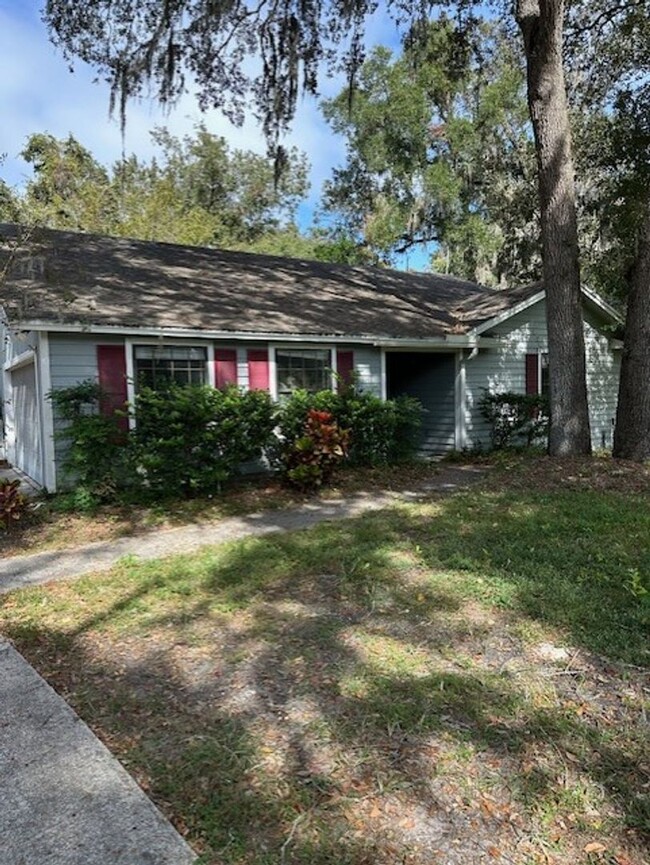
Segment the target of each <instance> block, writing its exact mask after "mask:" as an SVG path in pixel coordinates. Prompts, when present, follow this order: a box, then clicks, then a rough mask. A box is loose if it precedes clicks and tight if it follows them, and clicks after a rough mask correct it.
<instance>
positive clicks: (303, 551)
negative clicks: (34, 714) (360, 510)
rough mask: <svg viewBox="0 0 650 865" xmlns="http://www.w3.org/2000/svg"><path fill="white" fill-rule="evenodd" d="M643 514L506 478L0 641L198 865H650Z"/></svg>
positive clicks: (55, 608) (52, 589)
mask: <svg viewBox="0 0 650 865" xmlns="http://www.w3.org/2000/svg"><path fill="white" fill-rule="evenodd" d="M649 506H650V478H649V476H648V472H647V471H645V470H642V469H638V468H637V467H629V468H627V469H626V468H625V467H624V468H623V469H621V468H620V467H619V466H613V465H612V464H611V463H608V462H606V461H596V462H594V463H586V462H579V463H572V464H567V463H564V464H557V463H551V462H549V461H548V460H544V459H541V460H536V461H533V462H530V463H529V462H525V461H519V460H513V461H511V462H504V463H501V464H499V465H498V466H497V467H495V468H493V469H492V470H491V471H490V473H489V474H488V477H487V478H486V480H485V481H484V482H483V483H482V485H481V486H480V487H479V488H474V489H472V490H470V491H467V492H461V493H456V494H454V495H450V496H448V497H441V498H431V499H430V500H427V501H423V502H419V503H417V504H408V505H400V506H395V507H393V508H391V509H390V510H387V511H383V512H376V513H372V514H368V515H365V516H363V517H361V518H358V519H355V520H350V521H347V522H342V523H339V524H329V525H323V526H319V527H317V528H315V529H311V530H309V531H304V532H296V533H293V534H287V535H277V536H272V537H267V538H262V539H251V540H248V541H244V542H237V543H233V544H230V545H223V546H220V547H213V548H208V549H204V550H200V551H197V553H196V554H195V555H192V556H184V557H175V558H170V559H166V560H162V561H158V562H150V563H138V562H137V561H124V562H123V563H122V564H121V565H120V567H118V568H116V569H115V570H113V571H112V572H110V573H108V574H101V575H96V576H94V577H93V576H89V577H87V578H84V579H82V580H78V581H75V582H70V583H58V584H54V585H51V586H48V587H43V588H40V589H31V590H26V591H22V592H15V593H13V594H11V595H9V596H6V597H5V598H4V599H2V600H0V629H1V630H2V632H3V633H4V634H5V635H7V636H8V637H10V638H11V639H12V640H13V641H14V642H15V643H16V645H17V647H18V648H19V649H20V650H21V651H23V652H24V654H25V655H26V656H27V658H28V659H29V660H30V661H31V662H32V663H33V664H34V665H35V666H36V667H37V669H39V670H40V671H41V672H42V673H43V675H45V677H46V678H47V679H48V680H49V681H50V682H52V684H53V685H54V686H55V687H56V688H57V689H58V690H59V691H60V692H61V693H63V695H64V696H65V697H66V699H68V700H69V702H70V703H71V704H72V705H73V706H74V707H75V708H76V709H77V711H78V712H79V713H80V714H81V716H82V717H83V718H84V719H85V720H86V721H87V722H88V723H89V724H90V725H91V727H92V728H93V729H94V730H95V731H96V732H97V733H98V734H99V735H100V737H101V738H102V739H103V740H104V741H105V742H106V743H107V745H108V746H109V747H110V748H111V750H113V752H114V753H116V754H117V755H118V756H119V758H120V759H121V760H122V761H123V763H124V764H125V765H126V767H127V768H128V769H129V770H130V771H131V772H132V774H133V775H134V776H135V777H136V779H137V780H138V781H139V782H140V784H141V785H142V786H143V787H144V788H145V790H147V792H148V793H149V794H150V795H151V797H152V798H153V799H154V800H155V801H156V802H157V803H158V804H159V806H160V807H161V808H162V809H163V810H164V811H165V812H166V813H167V814H168V815H169V816H170V818H171V819H172V821H173V822H174V824H175V825H176V826H177V828H178V829H179V830H180V831H181V832H182V833H183V834H185V835H186V837H187V839H188V840H189V842H190V843H191V844H192V845H193V846H194V847H195V849H196V850H197V851H199V852H200V853H201V855H202V860H201V861H203V862H205V863H214V865H217V863H223V865H244V863H245V865H271V863H273V865H290V863H291V865H297V863H300V865H307V863H309V865H326V863H327V865H374V863H380V865H395V863H404V865H406V863H413V865H415V863H417V865H429V863H441V865H442V863H449V865H461V863H462V865H474V863H481V862H489V863H503V865H506V863H509V865H512V863H516V865H528V863H530V865H533V863H544V865H548V863H551V865H552V863H557V865H569V863H572V865H573V863H596V862H598V863H606V865H644V863H647V862H648V858H647V851H648V848H647V846H646V843H644V842H647V839H648V835H647V834H646V833H647V832H648V830H650V813H649V806H648V794H649V793H650V750H649V747H648V723H647V722H648V718H647V713H648V698H649V696H650V684H649V682H648V677H647V670H648V667H649V666H650V645H649V641H648V636H649V632H650V629H649V625H650V603H649V601H648V598H649V595H648V594H645V595H644V594H643V592H644V587H645V588H646V590H647V588H648V583H647V576H648V574H649V573H650V507H649Z"/></svg>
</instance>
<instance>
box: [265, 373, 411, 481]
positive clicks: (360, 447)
mask: <svg viewBox="0 0 650 865" xmlns="http://www.w3.org/2000/svg"><path fill="white" fill-rule="evenodd" d="M310 410H315V411H327V412H330V414H331V415H332V417H333V418H334V420H335V421H336V422H337V424H338V425H339V427H340V428H341V429H346V430H349V433H350V442H349V449H348V456H347V458H348V461H349V462H350V463H351V464H353V465H361V466H376V465H387V464H391V463H395V462H403V461H405V460H408V459H410V458H412V457H413V456H414V455H415V453H416V451H417V446H418V433H419V430H420V425H421V419H422V406H421V405H420V403H419V402H418V401H417V400H415V399H412V398H411V397H399V398H398V399H394V400H381V399H379V398H378V397H376V396H373V395H372V394H369V393H363V392H362V391H360V390H358V389H357V388H356V387H354V386H350V387H345V388H343V389H342V390H341V391H340V392H339V393H333V392H332V391H319V392H318V393H308V392H307V391H296V392H295V393H294V394H292V395H291V397H290V398H289V399H288V400H287V401H286V402H285V403H284V404H283V406H282V407H281V409H280V412H279V418H278V424H279V432H280V438H281V441H290V442H291V441H294V440H295V439H297V438H299V437H300V436H301V435H302V431H303V429H304V426H305V423H306V422H307V417H308V414H309V411H310ZM280 452H281V451H280Z"/></svg>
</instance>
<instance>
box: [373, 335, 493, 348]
mask: <svg viewBox="0 0 650 865" xmlns="http://www.w3.org/2000/svg"><path fill="white" fill-rule="evenodd" d="M372 344H373V345H374V346H375V347H376V348H384V349H389V350H390V349H408V350H411V351H451V350H452V349H453V350H454V351H455V350H456V349H459V348H493V347H495V346H498V345H501V340H500V339H498V338H497V337H485V336H482V337H478V336H475V335H474V334H473V333H472V334H468V335H467V336H448V337H446V338H442V339H376V340H374V341H373V343H372Z"/></svg>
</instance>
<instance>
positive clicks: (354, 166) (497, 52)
mask: <svg viewBox="0 0 650 865" xmlns="http://www.w3.org/2000/svg"><path fill="white" fill-rule="evenodd" d="M419 29H420V28H416V30H414V31H413V32H412V33H411V34H410V37H409V38H407V40H406V43H405V47H404V51H403V53H402V54H401V56H399V57H398V58H394V57H393V54H392V52H391V51H389V50H388V49H386V48H377V49H375V50H374V51H372V53H371V54H370V56H369V58H368V59H367V60H366V61H365V63H364V64H363V66H362V67H361V69H360V70H359V74H358V78H357V87H356V90H355V93H354V99H353V101H352V104H350V102H349V98H348V93H347V92H345V91H344V92H342V93H341V94H340V95H339V96H338V97H336V98H335V99H332V100H329V101H328V102H325V103H324V106H323V110H324V113H325V116H326V118H327V119H328V120H329V122H330V124H331V126H332V128H333V129H334V130H335V131H336V132H338V133H340V134H343V135H344V136H345V138H346V147H347V159H346V164H345V166H343V167H342V168H338V169H336V170H335V171H334V174H333V177H332V180H331V181H329V182H328V183H327V184H326V187H325V200H324V206H325V208H326V210H329V211H330V212H332V213H335V214H337V215H339V217H340V218H341V219H342V221H343V224H344V225H345V226H346V228H347V229H348V230H349V231H350V232H351V233H352V234H353V235H355V236H357V237H359V239H360V240H361V241H362V242H363V243H364V244H365V245H366V246H367V247H368V248H369V249H371V250H372V251H373V252H374V253H375V254H376V255H378V256H381V257H385V258H387V259H390V258H391V256H393V255H394V254H395V253H402V252H407V251H409V250H410V249H412V248H413V247H426V245H427V244H429V243H435V245H436V251H435V254H434V258H433V265H434V268H435V269H437V270H445V271H446V272H451V273H454V274H456V275H457V276H463V277H466V278H468V279H474V280H477V281H479V282H486V283H490V284H500V283H506V282H512V281H513V280H516V281H531V282H532V281H534V280H535V279H538V278H539V276H540V267H541V258H540V249H539V242H538V227H537V225H538V220H537V208H536V203H535V182H536V181H535V155H534V148H533V141H532V136H531V134H530V122H529V119H528V108H527V105H526V99H525V91H524V88H525V80H524V75H523V70H522V68H521V54H520V53H518V52H517V50H516V48H515V47H514V46H513V45H512V40H511V39H508V38H507V36H506V34H505V33H504V32H503V29H502V28H501V27H499V26H497V25H496V24H495V23H484V24H481V25H477V28H476V31H475V32H473V33H471V34H469V33H467V32H465V31H463V30H461V29H460V28H459V27H458V26H456V25H455V24H454V22H452V21H450V20H448V19H446V18H442V19H441V20H439V21H431V22H427V23H426V25H425V31H426V32H424V33H420V32H418V31H419Z"/></svg>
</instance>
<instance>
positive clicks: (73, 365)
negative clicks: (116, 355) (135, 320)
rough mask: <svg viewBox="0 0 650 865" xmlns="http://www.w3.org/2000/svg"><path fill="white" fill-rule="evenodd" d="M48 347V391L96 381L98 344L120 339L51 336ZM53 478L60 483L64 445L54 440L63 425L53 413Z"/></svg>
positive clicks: (72, 335)
mask: <svg viewBox="0 0 650 865" xmlns="http://www.w3.org/2000/svg"><path fill="white" fill-rule="evenodd" d="M49 344H50V383H51V388H52V390H56V389H57V388H64V387H73V386H74V385H76V384H81V382H84V381H88V380H91V381H94V382H96V381H97V380H98V378H99V370H98V367H97V346H98V345H123V344H124V340H123V339H122V338H120V337H110V336H108V337H107V336H102V335H95V334H76V333H75V334H73V333H51V334H50V337H49ZM53 418H54V477H55V479H56V484H57V486H60V485H61V484H62V483H63V482H64V474H63V471H62V465H63V460H64V458H65V451H66V447H65V442H64V441H62V440H61V439H60V438H57V433H59V432H60V431H61V430H62V429H63V422H62V421H61V419H60V418H58V417H57V416H56V411H54V415H53Z"/></svg>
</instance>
